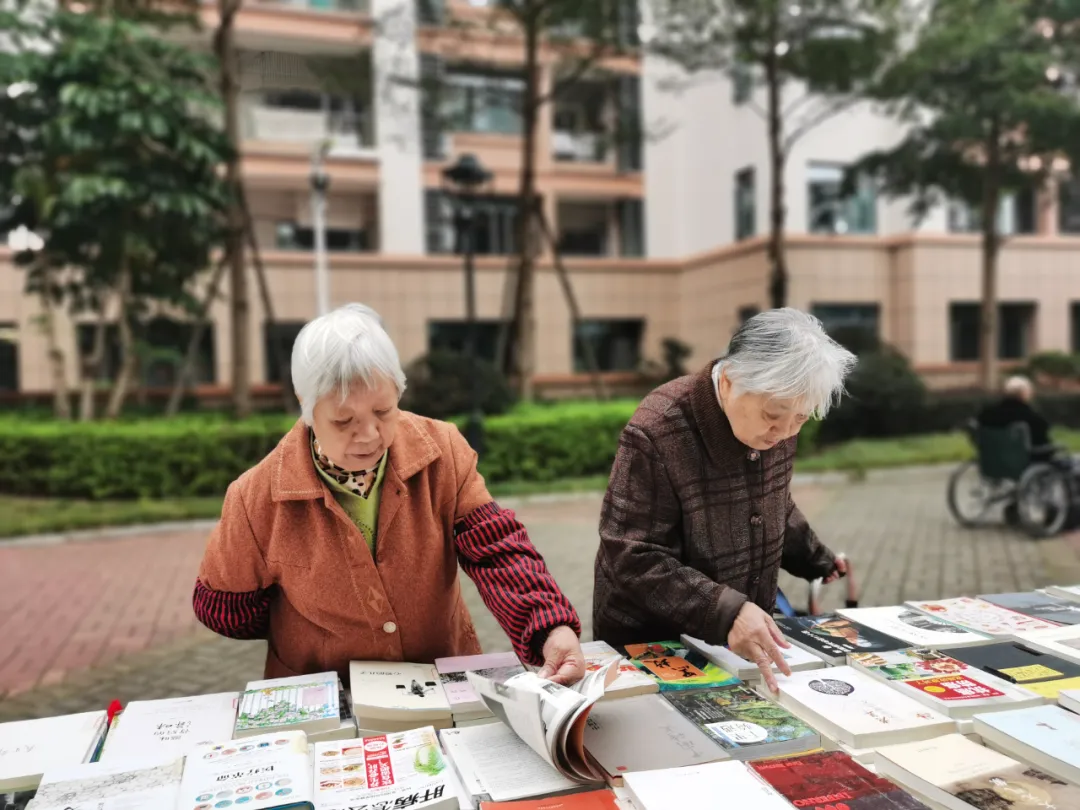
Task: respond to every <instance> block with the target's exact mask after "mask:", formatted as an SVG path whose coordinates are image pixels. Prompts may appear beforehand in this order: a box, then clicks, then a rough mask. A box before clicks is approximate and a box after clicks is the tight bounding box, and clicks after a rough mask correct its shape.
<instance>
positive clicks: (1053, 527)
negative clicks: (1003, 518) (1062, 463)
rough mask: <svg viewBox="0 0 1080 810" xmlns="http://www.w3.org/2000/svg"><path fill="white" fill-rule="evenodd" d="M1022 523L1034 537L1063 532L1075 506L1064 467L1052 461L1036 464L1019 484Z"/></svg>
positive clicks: (1025, 529)
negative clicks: (1058, 466)
mask: <svg viewBox="0 0 1080 810" xmlns="http://www.w3.org/2000/svg"><path fill="white" fill-rule="evenodd" d="M1016 505H1017V511H1018V513H1019V517H1020V525H1021V526H1022V527H1023V529H1024V531H1025V532H1027V533H1028V534H1029V535H1031V536H1032V537H1052V536H1053V535H1055V534H1057V533H1058V532H1060V531H1061V530H1062V529H1063V528H1064V527H1065V523H1066V521H1067V520H1068V519H1069V513H1070V511H1071V507H1072V484H1071V482H1070V480H1069V476H1068V474H1067V473H1066V472H1065V471H1064V470H1060V469H1058V468H1057V467H1054V466H1051V465H1050V464H1034V465H1032V466H1031V467H1030V468H1029V469H1028V470H1027V471H1026V472H1025V473H1024V474H1023V476H1021V478H1020V483H1019V484H1018V485H1017V497H1016Z"/></svg>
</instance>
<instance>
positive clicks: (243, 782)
mask: <svg viewBox="0 0 1080 810" xmlns="http://www.w3.org/2000/svg"><path fill="white" fill-rule="evenodd" d="M312 799H313V796H312V778H311V754H310V752H309V750H308V742H307V735H306V734H305V733H304V732H303V731H282V732H278V733H276V734H261V735H257V736H254V737H246V738H244V739H240V740H228V741H226V742H219V743H215V744H213V745H205V744H204V745H200V746H198V747H197V748H196V749H195V750H194V751H192V752H191V753H190V754H188V756H187V760H186V762H185V765H184V776H183V780H182V782H181V786H180V801H179V802H178V807H181V808H194V809H195V810H211V808H214V807H217V808H224V807H233V806H234V805H237V806H239V807H242V808H244V810H271V808H293V807H296V808H312V806H313V805H312ZM226 802H228V804H226ZM155 810H156V808H155Z"/></svg>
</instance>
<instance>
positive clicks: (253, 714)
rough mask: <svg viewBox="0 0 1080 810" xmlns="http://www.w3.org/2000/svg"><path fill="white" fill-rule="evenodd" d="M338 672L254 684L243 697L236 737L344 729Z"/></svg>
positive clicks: (238, 715)
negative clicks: (278, 732)
mask: <svg viewBox="0 0 1080 810" xmlns="http://www.w3.org/2000/svg"><path fill="white" fill-rule="evenodd" d="M339 688H340V682H339V680H338V676H337V673H335V672H320V673H315V674H312V675H297V676H293V677H289V678H274V679H272V680H268V681H252V682H251V683H249V684H248V685H247V689H246V690H245V691H244V693H243V694H242V695H241V696H240V708H239V710H238V711H237V715H236V731H235V736H236V737H247V736H251V735H253V734H263V733H265V732H267V731H271V730H277V729H289V730H293V729H295V730H301V731H305V732H308V731H310V732H312V733H315V732H320V731H330V730H332V729H335V728H338V727H339V726H340V725H341V710H340V705H339Z"/></svg>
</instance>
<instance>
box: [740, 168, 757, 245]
mask: <svg viewBox="0 0 1080 810" xmlns="http://www.w3.org/2000/svg"><path fill="white" fill-rule="evenodd" d="M754 186H755V180H754V167H753V166H750V167H748V168H745V169H741V170H740V171H737V172H735V238H736V239H746V238H748V237H751V236H753V235H754V234H755V233H756V232H757V195H756V191H755V187H754Z"/></svg>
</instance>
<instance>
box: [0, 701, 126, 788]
mask: <svg viewBox="0 0 1080 810" xmlns="http://www.w3.org/2000/svg"><path fill="white" fill-rule="evenodd" d="M105 718H106V715H105V712H103V711H100V712H83V713H81V714H65V715H60V716H57V717H45V718H42V719H40V720H19V721H16V722H13V723H0V790H11V791H22V790H31V789H33V788H36V787H37V786H38V783H39V782H40V781H41V776H42V774H44V773H45V771H46V770H49V769H51V768H61V767H66V766H68V765H79V764H81V763H84V762H89V761H90V757H91V756H92V755H93V753H94V749H95V747H96V746H97V743H98V741H99V740H100V739H101V734H102V731H103V730H104V728H105V722H106V720H105Z"/></svg>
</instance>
